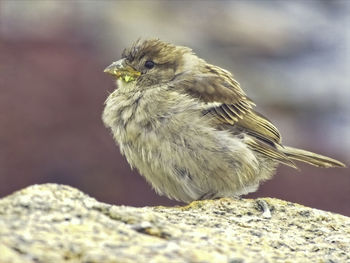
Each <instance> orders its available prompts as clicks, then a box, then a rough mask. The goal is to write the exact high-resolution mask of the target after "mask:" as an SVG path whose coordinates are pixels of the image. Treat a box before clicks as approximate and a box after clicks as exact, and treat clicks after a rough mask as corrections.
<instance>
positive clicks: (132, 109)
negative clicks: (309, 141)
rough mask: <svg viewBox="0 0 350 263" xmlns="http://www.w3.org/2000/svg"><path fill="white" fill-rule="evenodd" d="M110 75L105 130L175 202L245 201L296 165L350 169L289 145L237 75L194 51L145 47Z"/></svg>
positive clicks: (149, 43)
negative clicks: (242, 198)
mask: <svg viewBox="0 0 350 263" xmlns="http://www.w3.org/2000/svg"><path fill="white" fill-rule="evenodd" d="M104 72H105V73H107V74H110V75H112V76H113V78H114V79H115V81H116V89H115V90H114V91H113V92H111V93H110V94H109V96H108V98H107V99H106V101H105V107H104V110H103V114H102V120H103V122H104V125H105V126H106V127H107V128H108V129H110V131H111V134H112V136H113V137H114V140H115V141H116V143H117V144H118V145H119V147H120V151H121V153H122V154H123V155H124V156H125V157H126V159H127V161H128V163H129V164H130V166H131V168H136V169H137V170H138V171H139V173H140V174H141V175H142V176H144V177H145V179H146V181H147V182H148V183H150V184H151V186H152V187H153V189H154V190H155V191H156V192H157V193H158V194H160V195H165V196H167V197H168V198H170V199H174V200H177V201H181V202H184V203H190V202H192V201H195V200H206V199H218V198H224V197H231V198H238V197H240V196H241V195H245V194H248V193H250V192H254V191H256V190H257V189H258V187H259V185H260V184H261V183H262V182H264V181H266V180H268V179H271V178H272V177H273V175H274V174H275V172H276V168H277V166H278V165H279V164H283V165H287V166H290V167H293V168H297V166H296V163H295V161H300V162H304V163H308V164H310V165H314V166H317V167H326V168H327V167H345V165H344V164H343V163H342V162H340V161H337V160H335V159H332V158H330V157H326V156H323V155H320V154H316V153H313V152H310V151H306V150H302V149H297V148H294V147H289V146H285V145H283V144H282V138H281V134H280V132H279V131H278V129H277V128H276V127H275V125H274V124H272V122H271V121H270V120H268V119H267V118H266V117H264V116H263V115H262V114H260V113H258V112H257V111H256V110H255V106H256V105H255V103H254V102H253V101H252V100H251V99H250V98H249V97H247V95H246V93H245V92H244V91H243V90H242V88H241V87H240V84H239V83H238V82H237V81H236V80H235V79H234V77H233V75H232V74H231V73H230V72H229V71H227V70H225V69H223V68H221V67H218V66H215V65H212V64H210V63H207V62H206V61H205V60H204V59H202V58H199V57H198V56H197V55H196V54H195V53H194V52H193V51H192V49H190V48H188V47H185V46H177V45H174V44H171V43H168V42H164V41H161V40H159V39H145V40H142V39H138V40H137V41H135V42H134V43H133V44H132V45H131V46H130V47H129V48H126V49H124V51H123V52H122V57H121V59H119V60H117V61H115V62H113V63H112V64H111V65H109V66H108V67H107V68H105V70H104Z"/></svg>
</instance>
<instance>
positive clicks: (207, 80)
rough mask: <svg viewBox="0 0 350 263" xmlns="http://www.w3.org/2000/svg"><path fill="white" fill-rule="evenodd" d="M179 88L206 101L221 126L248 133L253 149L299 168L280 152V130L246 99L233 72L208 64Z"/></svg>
mask: <svg viewBox="0 0 350 263" xmlns="http://www.w3.org/2000/svg"><path fill="white" fill-rule="evenodd" d="M179 86H181V88H182V89H184V90H185V92H186V93H187V94H189V95H191V96H193V97H195V98H197V99H199V101H201V102H203V108H204V109H205V110H204V112H205V114H208V113H210V114H211V115H213V116H214V118H215V119H217V120H218V121H219V123H220V126H225V127H226V128H227V127H228V128H229V127H230V126H231V127H232V128H233V127H234V128H235V130H241V131H242V132H244V133H245V134H247V135H248V137H247V139H246V141H245V142H246V143H247V145H248V146H249V147H250V148H251V149H252V150H254V151H256V152H259V153H261V154H262V155H264V156H267V157H269V158H272V159H275V160H278V161H280V162H282V163H284V164H286V165H289V166H293V167H295V165H294V163H293V162H292V161H291V160H290V159H289V158H288V157H287V156H286V155H285V154H283V152H282V151H280V150H279V148H280V147H281V134H280V133H279V131H278V130H277V128H276V127H275V126H274V125H273V124H272V123H271V122H270V121H269V120H268V119H267V118H265V117H264V116H263V115H261V114H259V113H257V112H256V111H254V110H253V107H254V106H255V104H254V102H253V101H252V100H250V99H249V98H248V97H247V96H246V94H245V93H244V91H243V90H242V89H241V87H240V85H239V83H238V82H237V81H236V80H234V78H233V76H232V75H231V73H229V72H228V71H226V70H224V69H221V68H219V67H216V66H213V65H209V64H206V65H205V68H204V69H202V70H201V74H199V75H196V76H191V77H187V78H185V79H184V80H183V81H181V85H179Z"/></svg>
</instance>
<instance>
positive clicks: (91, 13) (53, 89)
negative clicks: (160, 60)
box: [0, 0, 350, 216]
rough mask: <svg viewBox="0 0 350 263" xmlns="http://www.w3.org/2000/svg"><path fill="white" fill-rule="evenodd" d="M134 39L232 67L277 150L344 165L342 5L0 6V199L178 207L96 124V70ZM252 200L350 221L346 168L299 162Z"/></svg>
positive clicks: (346, 34)
mask: <svg viewBox="0 0 350 263" xmlns="http://www.w3.org/2000/svg"><path fill="white" fill-rule="evenodd" d="M139 37H143V38H147V37H158V38H160V39H162V40H166V41H169V42H172V43H175V44H179V45H185V46H189V47H191V48H193V50H194V51H195V52H196V53H197V54H198V55H199V56H200V57H202V58H204V59H206V60H207V61H208V62H210V63H212V64H215V65H219V66H221V67H223V68H225V69H228V70H229V71H231V72H233V73H234V75H235V77H236V79H237V80H238V81H239V82H240V83H241V86H242V87H243V89H244V90H245V91H246V93H247V94H248V96H249V97H250V98H252V99H253V100H254V101H255V102H256V103H257V105H258V110H259V111H260V112H262V113H263V114H265V115H266V116H268V118H269V119H271V120H273V122H274V123H275V124H276V125H277V127H279V129H280V131H281V133H282V135H283V138H284V139H283V140H284V143H285V144H287V145H291V146H296V147H301V148H304V149H308V150H312V151H315V152H318V153H323V154H325V155H328V156H331V157H334V158H337V159H339V160H341V161H343V162H345V163H347V165H348V166H349V165H350V1H347V0H343V1H341V0H338V1H337V0H332V1H326V0H319V1H317V0H308V1H294V0H293V1H287V0H285V1H267V0H266V1H264V0H257V1H253V0H250V1H238V0H237V1H150V0H148V1H44V0H43V1H35V0H31V1H29V0H28V1H20V0H12V1H10V0H9V1H6V0H5V1H4V0H2V1H1V0H0V197H3V196H6V195H8V194H10V193H12V192H13V191H15V190H19V189H21V188H23V187H26V186H29V185H32V184H42V183H48V182H51V183H61V184H68V185H71V186H74V187H77V188H79V189H80V190H82V191H84V192H86V193H88V194H89V195H91V196H93V197H95V198H97V199H98V200H100V201H104V202H108V203H112V204H124V205H133V206H146V205H174V204H181V203H176V202H173V201H170V200H168V199H167V198H165V197H159V196H157V195H156V194H155V193H154V192H153V191H152V189H151V187H150V186H149V185H147V183H146V182H145V180H144V179H143V178H142V177H141V176H139V175H138V173H137V171H131V169H130V167H129V165H128V164H127V162H126V161H125V159H124V158H123V157H122V156H121V155H120V153H119V149H118V147H117V146H116V145H115V144H114V142H113V139H112V136H111V135H110V133H109V131H108V130H107V129H105V128H104V126H103V123H102V121H101V113H102V110H103V103H104V100H105V99H106V97H107V95H108V92H111V91H112V90H113V89H114V83H113V80H112V78H111V77H110V76H108V75H106V74H104V73H103V69H104V68H105V67H106V66H107V65H109V64H110V63H111V62H112V61H115V60H117V59H118V58H119V56H120V54H121V52H122V50H123V48H124V47H127V46H128V45H130V44H131V43H132V42H133V41H134V40H136V39H137V38H139ZM299 167H300V168H301V171H300V172H298V171H297V170H294V169H291V168H288V167H282V166H281V167H280V168H279V169H278V172H277V175H276V176H275V177H274V178H273V179H272V180H270V181H268V182H266V183H264V184H263V185H262V186H261V187H260V189H259V191H258V192H256V193H254V194H252V195H249V196H248V197H251V198H255V197H266V196H270V197H277V198H281V199H284V200H288V201H293V202H297V203H301V204H304V205H307V206H312V207H316V208H320V209H324V210H328V211H333V212H338V213H341V214H344V215H348V216H350V170H349V169H320V168H316V167H311V166H307V165H303V164H300V165H299Z"/></svg>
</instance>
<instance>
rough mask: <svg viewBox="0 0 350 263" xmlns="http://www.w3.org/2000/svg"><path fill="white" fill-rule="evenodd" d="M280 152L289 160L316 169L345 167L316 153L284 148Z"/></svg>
mask: <svg viewBox="0 0 350 263" xmlns="http://www.w3.org/2000/svg"><path fill="white" fill-rule="evenodd" d="M281 150H282V152H283V153H284V154H285V155H287V156H288V157H289V158H290V159H293V160H297V161H301V162H304V163H308V164H311V165H314V166H317V167H324V168H329V167H346V165H345V164H343V163H342V162H339V161H337V160H335V159H332V158H329V157H327V156H323V155H320V154H317V153H313V152H309V151H305V150H301V149H297V148H293V147H288V146H284V147H283V148H282V149H281Z"/></svg>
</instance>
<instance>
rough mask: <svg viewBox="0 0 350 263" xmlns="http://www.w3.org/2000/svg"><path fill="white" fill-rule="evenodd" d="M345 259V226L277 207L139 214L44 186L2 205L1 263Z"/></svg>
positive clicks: (225, 203)
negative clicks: (267, 209)
mask: <svg viewBox="0 0 350 263" xmlns="http://www.w3.org/2000/svg"><path fill="white" fill-rule="evenodd" d="M261 200H264V201H265V202H266V203H267V204H268V206H269V208H270V210H271V217H269V215H268V213H263V212H262V210H261V204H262V202H261ZM347 251H350V218H348V217H345V216H341V215H338V214H333V213H330V212H325V211H320V210H316V209H312V208H308V207H304V206H301V205H298V204H294V203H289V202H285V201H281V200H278V199H270V198H264V199H260V200H258V202H257V201H256V200H250V199H242V200H231V199H221V200H211V201H200V202H199V201H198V202H193V203H192V204H190V205H188V206H185V207H143V208H136V207H126V206H112V205H108V204H104V203H100V202H98V201H96V200H95V199H93V198H91V197H89V196H87V195H86V194H84V193H82V192H80V191H78V190H77V189H74V188H72V187H69V186H64V185H56V184H45V185H34V186H31V187H28V188H26V189H24V190H21V191H18V192H16V193H14V194H12V195H10V196H8V197H5V198H3V199H2V200H0V262H1V263H17V262H36V263H38V262H42V263H51V262H55V263H57V262H70V263H71V262H90V263H92V262H177V263H178V262H230V263H243V262H320V263H321V262H324V263H326V262H327V263H334V262H350V255H349V253H348V252H347Z"/></svg>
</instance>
